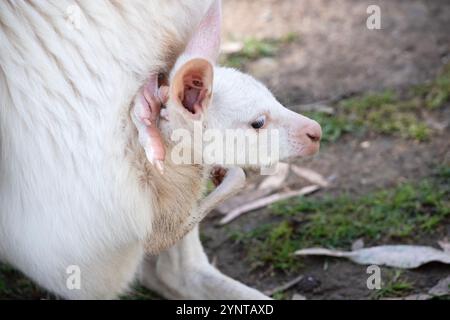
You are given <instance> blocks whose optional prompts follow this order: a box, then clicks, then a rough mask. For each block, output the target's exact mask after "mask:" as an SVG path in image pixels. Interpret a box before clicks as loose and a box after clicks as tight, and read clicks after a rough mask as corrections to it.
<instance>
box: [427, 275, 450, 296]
mask: <svg viewBox="0 0 450 320" xmlns="http://www.w3.org/2000/svg"><path fill="white" fill-rule="evenodd" d="M428 293H429V294H431V295H432V296H435V297H440V296H445V295H448V294H450V276H448V277H447V278H444V279H441V280H440V281H439V282H438V283H437V285H435V286H434V287H433V288H431V289H430V291H428Z"/></svg>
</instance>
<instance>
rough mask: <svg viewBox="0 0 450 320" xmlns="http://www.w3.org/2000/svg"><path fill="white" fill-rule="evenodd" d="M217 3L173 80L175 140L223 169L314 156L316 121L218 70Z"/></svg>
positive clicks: (245, 78) (235, 74) (247, 79)
mask: <svg viewBox="0 0 450 320" xmlns="http://www.w3.org/2000/svg"><path fill="white" fill-rule="evenodd" d="M215 3H216V4H217V5H214V4H213V6H212V7H211V8H210V10H209V12H208V13H207V14H206V16H205V18H204V20H203V21H202V22H201V23H200V26H199V29H198V30H197V32H196V33H194V35H193V37H192V39H191V40H190V42H189V43H188V45H187V47H186V50H185V52H184V53H183V54H182V55H181V56H180V57H179V58H178V60H177V62H176V63H175V66H174V68H173V70H172V72H171V74H170V76H169V83H170V87H169V100H168V102H167V104H166V105H167V113H168V117H169V122H170V126H171V129H172V131H173V132H175V137H173V136H172V138H175V139H172V140H184V144H183V148H184V149H186V148H190V147H191V148H192V150H191V151H192V153H193V154H197V159H198V158H199V157H198V155H200V158H201V159H202V160H201V161H202V163H207V164H220V165H225V166H233V165H239V166H261V165H268V164H273V163H276V162H278V161H279V160H282V159H286V158H290V157H298V156H307V155H312V154H314V153H316V152H317V151H318V149H319V145H320V138H321V135H322V132H321V128H320V125H319V124H318V123H317V122H316V121H314V120H311V119H309V118H307V117H304V116H302V115H300V114H297V113H295V112H293V111H290V110H289V109H287V108H285V107H283V106H282V105H281V104H280V103H279V102H278V101H277V100H276V99H275V98H274V96H273V95H272V94H271V93H270V91H269V90H268V89H267V88H266V87H265V86H264V85H263V84H261V83H260V82H258V81H257V80H255V79H254V78H252V77H251V76H249V75H246V74H243V73H241V72H239V71H237V70H234V69H229V68H222V67H214V62H215V61H216V59H217V56H218V52H219V43H220V28H219V26H220V1H217V2H215ZM218 12H219V13H218ZM199 131H201V133H200V135H199ZM183 136H184V137H183ZM187 136H188V137H187ZM183 138H184V139H183ZM199 139H200V141H199Z"/></svg>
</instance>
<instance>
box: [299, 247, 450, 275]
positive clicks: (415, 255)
mask: <svg viewBox="0 0 450 320" xmlns="http://www.w3.org/2000/svg"><path fill="white" fill-rule="evenodd" d="M295 254H296V255H321V256H331V257H344V258H348V259H350V260H352V261H353V262H356V263H358V264H366V265H370V264H376V265H386V266H389V267H396V268H403V269H411V268H417V267H419V266H421V265H423V264H425V263H428V262H432V261H437V262H442V263H446V264H450V254H449V253H446V252H444V251H441V250H438V249H435V248H432V247H425V246H409V245H386V246H378V247H372V248H365V249H360V250H355V251H350V252H348V251H339V250H328V249H324V248H309V249H303V250H298V251H296V252H295Z"/></svg>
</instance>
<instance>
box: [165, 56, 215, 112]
mask: <svg viewBox="0 0 450 320" xmlns="http://www.w3.org/2000/svg"><path fill="white" fill-rule="evenodd" d="M212 84H213V66H212V65H211V63H210V62H209V61H207V60H205V59H202V58H194V59H191V60H189V61H187V62H186V63H184V64H183V65H182V66H181V67H180V68H179V69H178V70H177V72H176V73H175V76H174V77H173V79H172V83H171V85H170V97H171V99H174V100H175V103H176V104H177V105H179V106H182V107H184V109H185V110H186V111H188V112H190V113H191V114H192V115H194V116H195V117H196V118H197V117H199V116H200V114H201V113H202V112H204V111H205V110H206V108H207V107H208V105H209V102H210V101H211V96H212Z"/></svg>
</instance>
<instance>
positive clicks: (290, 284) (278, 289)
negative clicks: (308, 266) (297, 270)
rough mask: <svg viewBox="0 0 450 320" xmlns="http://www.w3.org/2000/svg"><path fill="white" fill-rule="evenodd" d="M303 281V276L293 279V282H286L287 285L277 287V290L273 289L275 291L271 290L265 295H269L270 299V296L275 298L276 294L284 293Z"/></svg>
mask: <svg viewBox="0 0 450 320" xmlns="http://www.w3.org/2000/svg"><path fill="white" fill-rule="evenodd" d="M302 279H303V276H298V277H297V278H295V279H292V280H291V281H289V282H286V283H285V284H283V285H281V286H278V287H275V288H273V289H271V290H267V291H265V292H264V293H265V294H266V295H268V296H269V297H270V296H273V295H274V294H275V293H278V292H283V291H286V290H288V289H290V288H292V287H293V286H295V285H296V284H297V283H299V282H300V281H302Z"/></svg>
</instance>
